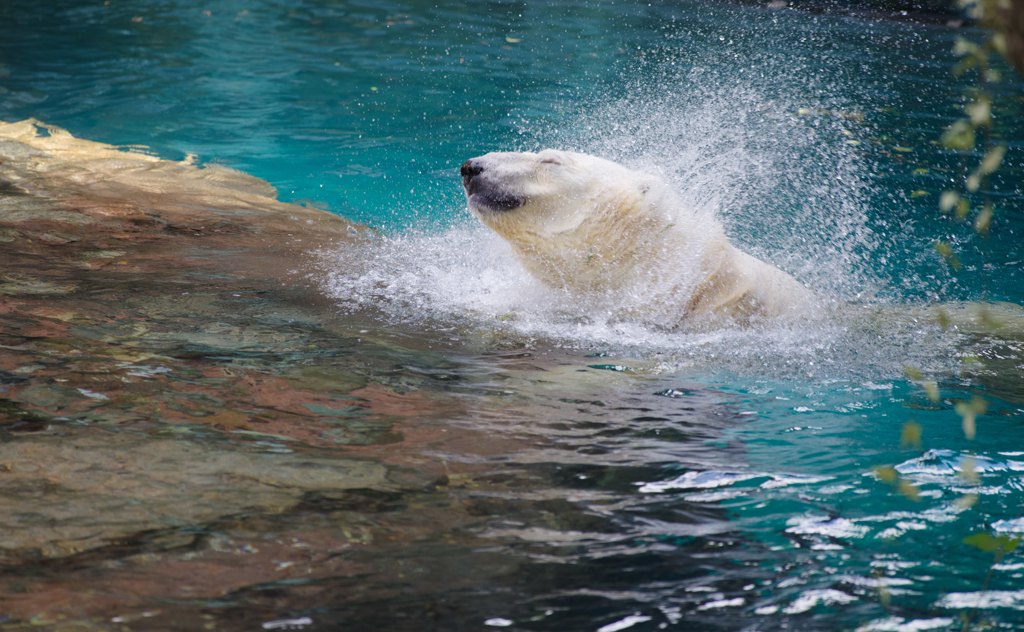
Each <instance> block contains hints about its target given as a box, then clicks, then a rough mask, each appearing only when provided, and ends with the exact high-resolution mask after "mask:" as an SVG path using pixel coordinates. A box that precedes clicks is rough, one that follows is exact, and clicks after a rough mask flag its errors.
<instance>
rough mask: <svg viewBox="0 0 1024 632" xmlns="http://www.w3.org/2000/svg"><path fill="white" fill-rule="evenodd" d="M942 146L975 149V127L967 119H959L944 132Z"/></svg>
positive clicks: (962, 149) (956, 148) (955, 148)
mask: <svg viewBox="0 0 1024 632" xmlns="http://www.w3.org/2000/svg"><path fill="white" fill-rule="evenodd" d="M941 140H942V146H943V147H945V148H946V149H954V150H958V151H968V150H970V149H974V128H973V127H971V126H970V124H969V123H968V122H967V121H957V122H955V123H953V124H952V125H950V126H949V127H948V128H947V129H946V131H945V132H944V133H943V134H942V139H941Z"/></svg>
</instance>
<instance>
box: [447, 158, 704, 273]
mask: <svg viewBox="0 0 1024 632" xmlns="http://www.w3.org/2000/svg"><path fill="white" fill-rule="evenodd" d="M462 184H463V187H464V188H465V190H466V197H467V200H468V202H469V208H470V210H471V211H472V212H473V214H475V215H476V216H477V217H478V218H480V220H481V221H482V222H483V223H484V224H485V225H487V226H488V227H490V228H491V229H493V230H494V231H495V232H497V233H498V234H499V235H501V236H502V237H504V238H505V239H506V240H507V241H508V242H509V243H510V244H511V245H512V248H513V250H514V252H515V254H516V256H517V257H518V258H519V260H520V261H522V263H523V264H524V265H525V266H526V268H527V270H528V271H529V272H530V273H531V274H533V275H534V276H535V277H538V278H539V279H540V280H542V281H544V282H545V283H547V284H549V285H552V286H554V287H558V288H564V289H568V290H580V291H592V290H611V289H616V288H621V287H623V286H625V285H627V284H630V283H633V282H634V281H636V280H639V279H638V277H643V276H645V275H646V276H650V275H651V274H654V273H655V272H656V271H657V270H659V269H661V268H662V266H658V265H656V264H657V263H658V262H659V261H661V260H662V259H663V258H664V257H665V256H666V253H668V252H669V251H670V250H671V251H672V252H673V253H677V252H679V251H680V244H679V243H671V244H670V243H668V241H673V242H678V241H679V240H680V238H681V236H682V235H684V234H685V233H683V232H681V231H679V230H674V227H675V226H676V225H677V224H678V223H680V222H683V223H685V222H687V221H691V220H692V214H685V213H681V212H680V205H679V203H678V202H677V200H676V198H675V196H674V194H673V193H672V191H671V189H670V188H669V187H668V186H667V185H665V183H664V182H663V181H662V180H661V179H660V178H658V177H656V176H654V175H651V174H647V173H642V172H639V171H634V170H631V169H627V168H626V167H623V166H621V165H618V164H616V163H614V162H611V161H608V160H603V159H601V158H597V157H595V156H589V155H586V154H579V153H573V152H566V151H555V150H551V149H546V150H544V151H541V152H538V153H532V152H521V153H520V152H494V153H489V154H486V155H484V156H480V157H478V158H472V159H470V160H467V161H466V162H465V163H464V164H463V165H462ZM673 256H675V255H673ZM650 280H651V279H646V281H645V282H647V281H650Z"/></svg>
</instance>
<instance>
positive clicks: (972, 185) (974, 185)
mask: <svg viewBox="0 0 1024 632" xmlns="http://www.w3.org/2000/svg"><path fill="white" fill-rule="evenodd" d="M980 186H981V175H980V174H977V173H972V174H971V175H969V176H967V179H966V180H964V188H966V189H967V190H968V191H970V192H971V193H974V192H975V191H977V190H978V187H980Z"/></svg>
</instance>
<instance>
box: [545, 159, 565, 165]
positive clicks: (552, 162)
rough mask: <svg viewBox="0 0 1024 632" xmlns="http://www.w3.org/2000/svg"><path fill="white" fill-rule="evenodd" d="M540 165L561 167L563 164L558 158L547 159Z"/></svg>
mask: <svg viewBox="0 0 1024 632" xmlns="http://www.w3.org/2000/svg"><path fill="white" fill-rule="evenodd" d="M540 164H542V165H560V164H562V161H561V160H559V159H558V158H545V159H544V160H541V161H540Z"/></svg>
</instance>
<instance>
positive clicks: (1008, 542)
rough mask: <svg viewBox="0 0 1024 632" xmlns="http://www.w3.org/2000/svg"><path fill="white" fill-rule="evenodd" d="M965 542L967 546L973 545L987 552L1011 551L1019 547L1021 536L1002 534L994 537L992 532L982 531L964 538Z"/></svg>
mask: <svg viewBox="0 0 1024 632" xmlns="http://www.w3.org/2000/svg"><path fill="white" fill-rule="evenodd" d="M964 544H966V545H967V546H973V547H974V548H976V549H980V550H982V551H984V552H986V553H995V552H997V551H998V552H1000V553H1009V552H1010V551H1012V550H1014V549H1015V548H1017V545H1018V544H1020V536H1017V537H1015V538H1011V537H1010V536H1006V535H1001V536H999V537H998V538H994V537H992V535H991V534H989V533H986V532H982V533H975V534H974V535H969V536H967V537H966V538H964Z"/></svg>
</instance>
